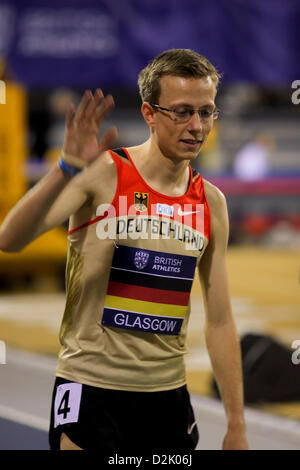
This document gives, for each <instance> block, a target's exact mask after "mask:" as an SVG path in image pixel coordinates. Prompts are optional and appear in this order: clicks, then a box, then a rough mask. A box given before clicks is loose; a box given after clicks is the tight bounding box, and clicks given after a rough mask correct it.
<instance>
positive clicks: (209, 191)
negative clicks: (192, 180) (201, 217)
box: [203, 179, 229, 232]
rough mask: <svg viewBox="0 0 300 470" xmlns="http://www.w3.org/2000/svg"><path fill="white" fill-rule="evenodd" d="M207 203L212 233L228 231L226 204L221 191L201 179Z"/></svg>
mask: <svg viewBox="0 0 300 470" xmlns="http://www.w3.org/2000/svg"><path fill="white" fill-rule="evenodd" d="M203 183H204V188H205V193H206V197H207V201H208V204H209V207H210V213H211V228H212V232H214V231H218V230H221V231H222V232H223V231H224V229H225V232H227V231H228V225H229V222H228V211H227V202H226V198H225V196H224V194H223V193H222V191H221V190H220V189H219V188H217V186H215V185H213V184H212V183H210V182H209V181H207V180H205V179H203Z"/></svg>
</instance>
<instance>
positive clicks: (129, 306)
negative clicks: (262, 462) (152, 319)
mask: <svg viewBox="0 0 300 470" xmlns="http://www.w3.org/2000/svg"><path fill="white" fill-rule="evenodd" d="M104 307H107V308H110V309H119V310H122V311H125V312H136V313H142V314H148V315H156V316H161V317H174V318H175V317H178V318H184V315H185V313H186V308H187V307H186V306H182V305H167V304H161V303H156V302H145V301H143V300H135V299H126V298H124V297H116V296H113V295H107V296H106V298H105V304H104Z"/></svg>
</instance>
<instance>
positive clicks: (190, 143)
mask: <svg viewBox="0 0 300 470" xmlns="http://www.w3.org/2000/svg"><path fill="white" fill-rule="evenodd" d="M180 142H182V143H184V144H185V145H186V146H187V147H188V148H191V149H194V148H196V147H198V146H200V145H202V144H203V140H199V139H181V140H180Z"/></svg>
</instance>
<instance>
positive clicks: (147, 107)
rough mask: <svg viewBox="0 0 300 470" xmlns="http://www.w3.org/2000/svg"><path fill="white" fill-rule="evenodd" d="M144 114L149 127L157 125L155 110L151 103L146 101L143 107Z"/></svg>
mask: <svg viewBox="0 0 300 470" xmlns="http://www.w3.org/2000/svg"><path fill="white" fill-rule="evenodd" d="M141 111H142V115H143V117H144V119H145V121H146V123H147V124H148V126H149V127H151V128H152V127H155V111H154V109H153V107H152V106H151V104H149V103H146V102H144V103H143V104H142V107H141Z"/></svg>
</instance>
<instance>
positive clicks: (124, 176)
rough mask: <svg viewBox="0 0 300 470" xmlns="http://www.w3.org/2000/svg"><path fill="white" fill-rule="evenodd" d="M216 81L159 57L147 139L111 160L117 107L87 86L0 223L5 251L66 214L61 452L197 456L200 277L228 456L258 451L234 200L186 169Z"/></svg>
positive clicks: (147, 79)
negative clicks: (237, 280)
mask: <svg viewBox="0 0 300 470" xmlns="http://www.w3.org/2000/svg"><path fill="white" fill-rule="evenodd" d="M218 79H219V76H218V74H217V72H216V70H215V68H214V67H213V66H212V64H210V62H209V61H208V60H207V59H206V58H204V57H203V56H201V55H200V54H197V53H195V52H193V51H191V50H185V49H174V50H170V51H166V52H164V53H162V54H161V55H159V56H158V57H156V58H155V59H153V61H151V62H150V63H149V64H148V66H147V67H146V68H145V69H144V70H143V71H142V72H141V73H140V75H139V88H140V94H141V97H142V100H143V104H142V108H141V110H142V114H143V117H144V119H145V121H146V123H147V124H148V126H149V129H150V137H149V139H148V140H147V141H146V142H144V143H143V144H141V145H138V146H136V147H131V148H129V149H116V150H114V151H105V150H106V149H107V148H109V147H110V146H111V144H112V141H113V140H114V138H115V136H116V131H115V129H110V130H108V132H107V133H106V135H105V136H104V137H103V138H102V140H100V142H99V141H98V130H99V126H100V125H101V122H102V121H103V119H104V117H105V115H106V114H107V112H108V111H109V110H110V109H111V108H112V106H113V99H112V97H111V96H108V97H106V98H104V97H103V94H102V92H101V91H100V90H97V91H96V92H95V94H94V96H93V95H92V93H91V92H90V91H87V92H86V93H85V95H84V96H83V99H82V101H81V103H80V105H79V107H78V109H77V111H76V110H75V108H74V107H73V106H71V107H70V109H69V111H68V113H67V117H66V133H65V141H64V145H63V152H62V157H61V159H60V160H59V163H58V164H57V165H55V166H54V167H53V169H52V170H51V171H50V173H49V174H48V175H47V176H46V177H45V178H44V179H43V180H42V181H41V182H40V183H38V184H37V186H36V187H35V188H34V189H32V190H31V191H30V192H29V193H28V194H27V195H25V197H24V198H23V199H22V200H21V201H20V202H19V203H18V204H17V205H16V207H15V208H13V209H12V211H11V213H10V214H9V215H8V216H7V218H6V220H5V221H4V223H3V225H2V227H1V231H0V248H1V249H2V250H3V251H18V250H21V249H22V248H23V247H24V246H25V245H26V244H28V243H30V242H31V241H32V240H33V239H34V238H36V237H38V236H40V235H41V234H42V233H44V232H46V231H47V230H50V229H51V228H53V227H55V226H57V225H59V224H61V223H63V222H64V221H65V220H67V219H68V218H70V224H69V236H68V241H69V251H68V262H67V268H66V287H67V300H66V307H65V313H64V317H63V321H62V326H61V331H60V341H61V344H62V348H61V351H60V354H59V363H58V367H57V371H56V375H57V379H56V384H55V387H54V393H53V404H52V414H51V429H50V445H51V448H52V449H96V448H97V449H99V451H102V452H104V453H107V454H109V453H114V452H118V451H123V452H125V451H127V450H129V449H130V448H132V449H135V451H136V452H138V451H140V452H145V451H154V450H162V449H179V448H181V449H184V450H191V449H193V448H195V446H196V444H197V440H198V431H197V426H196V425H195V423H194V415H193V411H192V408H191V405H190V401H189V394H188V391H187V389H186V378H185V369H184V353H185V351H186V348H185V338H186V329H187V322H188V316H189V294H190V289H191V285H192V281H193V277H194V272H195V270H196V269H198V270H199V275H200V280H201V284H202V289H203V295H204V303H205V310H206V341H207V347H208V351H209V354H210V358H211V361H212V365H213V369H214V373H215V377H216V380H217V383H218V386H219V389H220V392H221V396H222V399H223V403H224V406H225V411H226V416H227V421H228V430H227V434H226V436H225V438H224V442H223V448H224V449H247V447H248V445H247V439H246V435H245V422H244V417H243V391H242V378H241V359H240V348H239V340H238V335H237V332H236V328H235V324H234V320H233V317H232V311H231V305H230V294H229V288H228V279H227V271H226V247H227V240H228V217H227V209H226V202H225V199H224V196H223V195H222V194H221V192H220V191H219V190H218V189H217V188H215V187H214V186H213V185H211V184H210V183H208V182H207V181H204V180H203V179H202V177H201V175H199V174H197V173H196V172H192V169H191V167H190V166H189V162H190V161H192V160H194V159H195V158H196V157H197V155H198V153H199V151H200V149H201V148H202V146H203V145H204V144H205V142H206V140H207V137H208V135H209V132H210V131H211V129H212V126H213V120H214V118H215V117H217V111H216V108H215V96H216V90H217V85H218ZM83 168H84V169H83Z"/></svg>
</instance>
